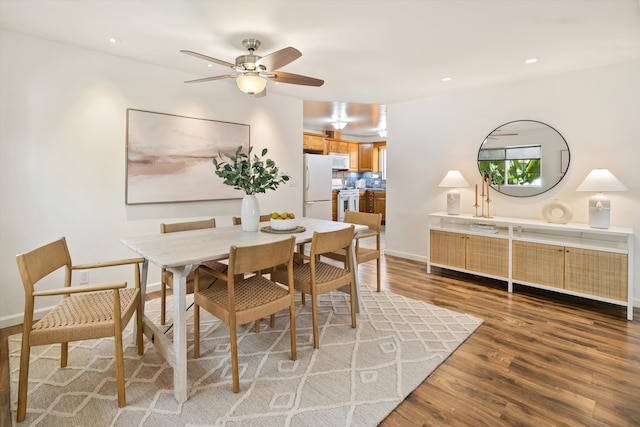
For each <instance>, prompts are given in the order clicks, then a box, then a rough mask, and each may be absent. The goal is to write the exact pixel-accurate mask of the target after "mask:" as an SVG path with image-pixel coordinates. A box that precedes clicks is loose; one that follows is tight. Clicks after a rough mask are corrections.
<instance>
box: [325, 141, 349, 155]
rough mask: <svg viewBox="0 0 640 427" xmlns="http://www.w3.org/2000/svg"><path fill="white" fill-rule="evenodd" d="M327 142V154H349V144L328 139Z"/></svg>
mask: <svg viewBox="0 0 640 427" xmlns="http://www.w3.org/2000/svg"><path fill="white" fill-rule="evenodd" d="M327 142H328V146H329V151H328V152H329V153H342V154H349V142H347V141H343V140H340V139H333V138H330V139H328V140H327Z"/></svg>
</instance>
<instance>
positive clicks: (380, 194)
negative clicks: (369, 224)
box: [372, 191, 387, 224]
mask: <svg viewBox="0 0 640 427" xmlns="http://www.w3.org/2000/svg"><path fill="white" fill-rule="evenodd" d="M372 193H373V213H381V214H382V223H383V224H385V220H386V216H387V193H386V191H372Z"/></svg>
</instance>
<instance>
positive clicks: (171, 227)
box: [160, 218, 216, 233]
mask: <svg viewBox="0 0 640 427" xmlns="http://www.w3.org/2000/svg"><path fill="white" fill-rule="evenodd" d="M215 227H216V219H215V218H211V219H203V220H200V221H188V222H177V223H174V224H160V233H174V232H176V231H189V230H200V229H203V228H215Z"/></svg>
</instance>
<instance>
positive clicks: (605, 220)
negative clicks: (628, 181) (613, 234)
mask: <svg viewBox="0 0 640 427" xmlns="http://www.w3.org/2000/svg"><path fill="white" fill-rule="evenodd" d="M576 191H595V192H597V194H596V195H594V196H592V197H591V198H590V199H589V226H591V227H593V228H609V223H610V214H611V201H610V200H609V199H608V198H607V197H606V196H605V195H604V194H602V192H603V191H627V187H625V185H624V184H623V183H622V182H620V180H619V179H618V178H616V177H615V175H613V174H612V173H611V172H610V171H609V169H594V170H592V171H591V172H589V175H587V177H586V178H585V179H584V180H583V181H582V183H581V184H580V185H579V186H578V188H576Z"/></svg>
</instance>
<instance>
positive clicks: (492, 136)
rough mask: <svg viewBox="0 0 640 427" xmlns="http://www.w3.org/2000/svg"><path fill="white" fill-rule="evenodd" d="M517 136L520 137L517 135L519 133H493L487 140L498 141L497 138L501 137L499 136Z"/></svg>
mask: <svg viewBox="0 0 640 427" xmlns="http://www.w3.org/2000/svg"><path fill="white" fill-rule="evenodd" d="M517 135H519V134H517V133H493V132H492V133H491V134H489V136H488V137H487V139H497V138H496V137H499V136H517Z"/></svg>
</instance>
